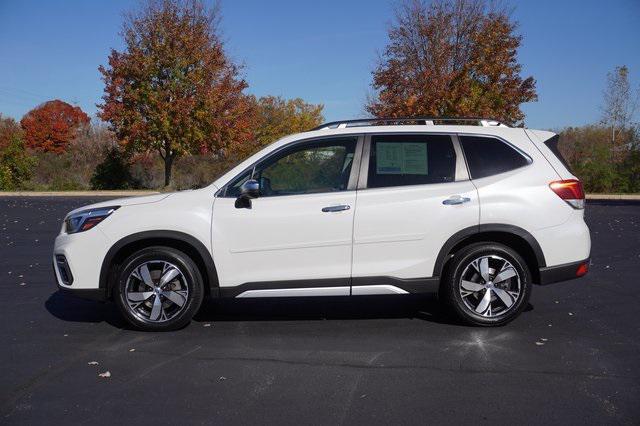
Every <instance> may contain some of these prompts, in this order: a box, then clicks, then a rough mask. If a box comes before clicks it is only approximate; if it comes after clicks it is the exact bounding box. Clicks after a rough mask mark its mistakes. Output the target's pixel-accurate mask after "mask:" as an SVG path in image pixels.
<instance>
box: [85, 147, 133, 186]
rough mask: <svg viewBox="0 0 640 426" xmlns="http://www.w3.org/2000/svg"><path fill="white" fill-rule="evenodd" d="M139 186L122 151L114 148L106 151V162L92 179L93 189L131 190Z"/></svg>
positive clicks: (97, 168) (98, 168)
mask: <svg viewBox="0 0 640 426" xmlns="http://www.w3.org/2000/svg"><path fill="white" fill-rule="evenodd" d="M137 186H138V182H136V180H135V179H134V178H133V176H132V175H131V170H130V168H129V162H128V161H127V158H126V157H125V155H123V152H122V150H121V149H119V148H118V147H117V146H113V147H110V148H107V149H105V150H104V160H103V161H102V163H100V164H98V165H97V167H96V170H95V172H94V173H93V176H92V177H91V189H129V188H135V187H137Z"/></svg>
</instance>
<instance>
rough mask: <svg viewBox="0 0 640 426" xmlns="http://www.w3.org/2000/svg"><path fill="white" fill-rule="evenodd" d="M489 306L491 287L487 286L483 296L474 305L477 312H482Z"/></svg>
mask: <svg viewBox="0 0 640 426" xmlns="http://www.w3.org/2000/svg"><path fill="white" fill-rule="evenodd" d="M490 306H491V289H490V288H488V289H486V290H485V292H484V296H483V297H482V300H481V301H480V303H478V306H476V312H477V313H479V314H484V313H485V311H487V309H488V308H490Z"/></svg>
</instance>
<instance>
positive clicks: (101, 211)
mask: <svg viewBox="0 0 640 426" xmlns="http://www.w3.org/2000/svg"><path fill="white" fill-rule="evenodd" d="M118 208H120V206H113V207H98V208H95V209H88V210H82V211H79V212H77V213H74V214H72V215H70V216H67V218H66V219H65V220H64V223H65V231H66V232H67V234H75V233H76V232H83V231H87V230H89V229H91V228H93V227H94V226H96V225H97V224H99V223H100V222H102V221H103V220H105V219H106V218H107V217H109V215H110V214H111V213H113V212H114V211H116V210H117V209H118Z"/></svg>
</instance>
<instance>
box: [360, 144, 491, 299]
mask: <svg viewBox="0 0 640 426" xmlns="http://www.w3.org/2000/svg"><path fill="white" fill-rule="evenodd" d="M478 223H479V203H478V195H477V191H476V188H475V186H474V185H473V184H472V183H471V181H470V180H469V176H468V173H467V169H466V165H465V162H464V158H463V156H462V151H461V149H460V146H459V143H458V140H457V137H456V136H455V135H443V134H408V133H397V134H373V135H369V136H367V137H366V138H365V145H364V150H363V160H362V167H361V172H360V181H359V184H358V207H357V209H356V213H355V222H354V239H353V243H354V244H353V267H352V276H353V279H352V294H354V295H357V294H380V293H402V292H405V291H409V292H419V291H421V290H423V289H424V290H425V291H426V290H428V289H427V288H426V286H427V285H428V281H429V280H428V278H430V277H432V276H433V271H434V264H435V261H436V258H437V256H438V253H439V251H440V249H441V248H442V246H443V245H444V243H445V242H446V241H447V239H449V238H450V237H451V236H452V235H453V234H455V233H456V232H458V231H460V230H462V229H464V228H468V227H471V226H475V225H478Z"/></svg>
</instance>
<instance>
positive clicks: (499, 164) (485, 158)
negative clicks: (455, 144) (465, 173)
mask: <svg viewBox="0 0 640 426" xmlns="http://www.w3.org/2000/svg"><path fill="white" fill-rule="evenodd" d="M460 143H461V144H462V149H463V150H464V155H465V157H466V159H467V165H468V167H469V173H470V174H471V178H472V179H480V178H483V177H487V176H492V175H497V174H499V173H504V172H508V171H510V170H515V169H518V168H520V167H523V166H526V165H528V164H529V163H530V160H529V159H528V158H526V157H525V156H524V155H522V154H521V153H520V152H518V150H516V149H515V148H513V147H512V146H510V145H508V144H507V143H505V142H503V141H501V140H499V139H496V138H492V137H485V136H460Z"/></svg>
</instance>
